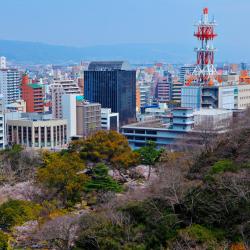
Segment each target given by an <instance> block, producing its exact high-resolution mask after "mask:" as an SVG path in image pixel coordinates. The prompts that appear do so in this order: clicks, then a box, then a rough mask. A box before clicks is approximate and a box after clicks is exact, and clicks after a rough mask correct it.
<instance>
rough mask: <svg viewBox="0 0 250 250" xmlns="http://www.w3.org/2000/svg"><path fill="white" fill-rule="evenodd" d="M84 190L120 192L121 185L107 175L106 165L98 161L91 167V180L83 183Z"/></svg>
mask: <svg viewBox="0 0 250 250" xmlns="http://www.w3.org/2000/svg"><path fill="white" fill-rule="evenodd" d="M85 191H87V192H91V191H113V192H121V191H122V186H121V185H120V184H119V183H117V182H116V181H115V180H113V178H112V177H111V176H109V174H108V167H107V166H105V165H104V164H102V163H100V164H97V165H96V166H95V167H94V168H93V169H92V173H91V180H89V181H88V182H87V183H86V184H85Z"/></svg>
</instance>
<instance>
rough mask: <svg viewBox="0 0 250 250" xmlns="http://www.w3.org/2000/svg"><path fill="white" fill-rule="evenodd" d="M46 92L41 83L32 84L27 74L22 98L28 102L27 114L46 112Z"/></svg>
mask: <svg viewBox="0 0 250 250" xmlns="http://www.w3.org/2000/svg"><path fill="white" fill-rule="evenodd" d="M43 97H44V91H43V86H42V85H41V84H39V83H30V81H29V76H28V74H27V73H25V74H24V75H23V78H22V85H21V98H22V99H23V100H24V101H25V102H26V112H30V113H31V112H35V113H43V112H44V100H43Z"/></svg>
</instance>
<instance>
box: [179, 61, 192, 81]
mask: <svg viewBox="0 0 250 250" xmlns="http://www.w3.org/2000/svg"><path fill="white" fill-rule="evenodd" d="M194 70H195V65H184V66H182V67H181V68H180V73H179V80H180V82H181V83H182V84H185V83H186V80H187V78H188V76H190V75H192V74H193V72H194Z"/></svg>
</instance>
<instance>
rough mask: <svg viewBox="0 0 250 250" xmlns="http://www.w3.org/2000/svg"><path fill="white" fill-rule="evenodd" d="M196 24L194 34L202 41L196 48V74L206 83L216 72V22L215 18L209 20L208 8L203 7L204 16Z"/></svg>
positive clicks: (201, 81) (198, 79) (200, 81)
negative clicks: (214, 42) (214, 41)
mask: <svg viewBox="0 0 250 250" xmlns="http://www.w3.org/2000/svg"><path fill="white" fill-rule="evenodd" d="M196 26H197V30H196V31H195V33H194V36H195V37H196V38H197V39H198V41H200V42H201V46H200V47H199V48H196V52H197V66H196V69H195V71H194V75H195V76H197V82H199V83H204V84H206V83H207V82H208V81H209V80H210V79H211V77H212V76H214V75H215V74H216V70H215V68H214V65H213V64H214V53H215V49H214V47H213V40H214V39H215V38H216V37H217V34H216V33H215V26H216V23H215V21H214V20H213V21H209V17H208V8H204V9H203V16H202V18H201V20H200V21H199V22H198V24H197V25H196Z"/></svg>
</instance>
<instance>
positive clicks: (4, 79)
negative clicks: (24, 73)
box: [0, 69, 20, 104]
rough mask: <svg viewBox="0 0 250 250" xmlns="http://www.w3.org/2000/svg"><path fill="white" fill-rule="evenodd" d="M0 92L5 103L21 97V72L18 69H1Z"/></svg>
mask: <svg viewBox="0 0 250 250" xmlns="http://www.w3.org/2000/svg"><path fill="white" fill-rule="evenodd" d="M0 94H2V95H3V98H4V99H3V102H4V104H9V103H12V102H15V101H16V100H19V99H20V73H19V72H18V71H17V70H16V69H0Z"/></svg>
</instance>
